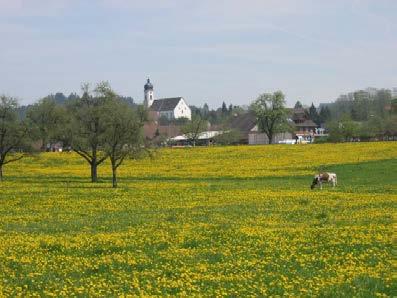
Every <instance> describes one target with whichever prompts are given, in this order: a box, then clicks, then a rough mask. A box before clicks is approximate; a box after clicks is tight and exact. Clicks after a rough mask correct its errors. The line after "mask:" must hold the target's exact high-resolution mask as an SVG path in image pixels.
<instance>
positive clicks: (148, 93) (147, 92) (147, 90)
mask: <svg viewBox="0 0 397 298" xmlns="http://www.w3.org/2000/svg"><path fill="white" fill-rule="evenodd" d="M153 101H154V93H153V85H152V83H150V79H149V78H148V79H147V82H146V84H145V86H144V100H143V104H144V105H145V107H146V108H149V107H151V105H152V104H153Z"/></svg>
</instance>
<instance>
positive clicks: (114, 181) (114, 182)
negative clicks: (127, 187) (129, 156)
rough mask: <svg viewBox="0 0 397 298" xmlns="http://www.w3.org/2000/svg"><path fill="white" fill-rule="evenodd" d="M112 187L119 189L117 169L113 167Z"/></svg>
mask: <svg viewBox="0 0 397 298" xmlns="http://www.w3.org/2000/svg"><path fill="white" fill-rule="evenodd" d="M112 175H113V177H112V186H113V188H116V187H117V168H116V167H114V166H112Z"/></svg>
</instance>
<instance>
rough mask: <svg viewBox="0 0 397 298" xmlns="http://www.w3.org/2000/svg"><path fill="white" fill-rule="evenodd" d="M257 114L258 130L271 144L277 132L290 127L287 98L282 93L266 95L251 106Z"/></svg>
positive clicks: (260, 96) (262, 95)
mask: <svg viewBox="0 0 397 298" xmlns="http://www.w3.org/2000/svg"><path fill="white" fill-rule="evenodd" d="M251 109H252V111H253V112H254V113H255V116H256V120H257V124H258V129H259V130H260V131H261V132H263V133H265V134H266V135H267V137H268V138H269V144H271V143H272V142H273V137H274V135H275V134H276V133H277V132H283V131H285V130H286V129H287V128H286V127H287V126H288V122H287V109H286V107H285V97H284V94H283V93H282V92H281V91H276V92H274V93H273V94H272V93H264V94H261V95H259V97H258V98H257V99H256V100H255V101H254V102H253V103H252V104H251Z"/></svg>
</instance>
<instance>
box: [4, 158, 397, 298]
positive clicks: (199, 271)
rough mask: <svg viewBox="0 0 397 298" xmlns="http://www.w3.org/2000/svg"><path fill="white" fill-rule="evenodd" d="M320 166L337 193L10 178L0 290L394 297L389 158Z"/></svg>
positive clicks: (211, 181)
mask: <svg viewBox="0 0 397 298" xmlns="http://www.w3.org/2000/svg"><path fill="white" fill-rule="evenodd" d="M50 163H52V164H53V163H54V161H53V160H51V162H50ZM75 164H77V163H75ZM60 165H61V166H66V165H67V162H66V161H61V162H60ZM322 170H326V171H332V172H335V173H337V175H338V183H339V184H338V186H337V187H336V188H335V189H333V188H332V187H330V186H325V187H324V189H323V190H319V189H315V190H310V183H311V180H312V176H309V175H307V176H294V175H291V176H287V177H277V176H270V177H255V178H233V177H232V178H231V177H222V175H220V176H219V177H217V178H206V177H200V178H188V177H187V178H178V177H172V176H170V177H158V176H153V177H143V178H137V177H122V178H121V179H120V186H121V187H120V188H119V189H116V190H114V189H111V188H110V187H109V182H108V180H109V177H102V178H101V182H100V183H98V184H91V183H89V182H88V179H87V177H82V176H69V175H64V176H63V175H55V176H49V175H37V176H31V175H30V176H23V175H20V173H19V174H12V173H10V174H9V175H8V176H7V180H6V181H5V182H4V183H2V184H1V186H0V187H1V192H0V218H1V221H0V243H1V244H0V289H2V290H1V291H2V292H0V294H3V295H6V296H14V295H22V296H28V295H31V294H36V295H42V296H45V295H48V292H52V293H54V294H56V295H58V296H73V295H76V296H100V295H101V296H116V295H122V294H128V293H129V294H133V295H187V296H197V295H205V296H216V295H219V296H235V297H237V296H247V295H254V296H270V295H280V296H282V295H291V296H323V297H347V296H355V297H373V296H375V294H376V293H380V294H382V295H385V296H393V295H394V293H395V290H396V288H395V286H394V284H393V282H392V279H391V275H392V265H391V258H392V250H393V244H392V239H391V237H392V235H393V214H395V213H394V212H395V208H396V190H397V183H396V179H395V177H397V160H396V159H392V160H380V161H371V162H364V163H356V164H339V165H330V166H327V167H324V168H323V169H322ZM80 287H81V289H80ZM46 291H48V292H46Z"/></svg>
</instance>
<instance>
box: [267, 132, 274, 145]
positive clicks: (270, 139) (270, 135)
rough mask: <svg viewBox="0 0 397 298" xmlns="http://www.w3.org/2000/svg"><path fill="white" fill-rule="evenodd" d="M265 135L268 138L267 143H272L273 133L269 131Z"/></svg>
mask: <svg viewBox="0 0 397 298" xmlns="http://www.w3.org/2000/svg"><path fill="white" fill-rule="evenodd" d="M267 137H268V138H269V145H270V144H273V134H271V133H269V134H268V135H267Z"/></svg>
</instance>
